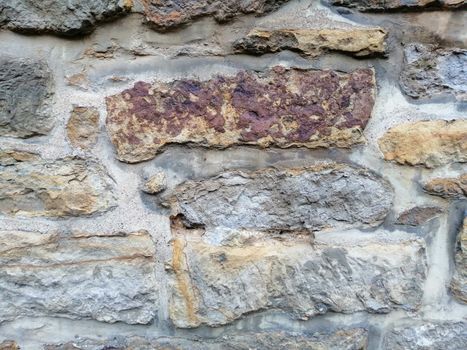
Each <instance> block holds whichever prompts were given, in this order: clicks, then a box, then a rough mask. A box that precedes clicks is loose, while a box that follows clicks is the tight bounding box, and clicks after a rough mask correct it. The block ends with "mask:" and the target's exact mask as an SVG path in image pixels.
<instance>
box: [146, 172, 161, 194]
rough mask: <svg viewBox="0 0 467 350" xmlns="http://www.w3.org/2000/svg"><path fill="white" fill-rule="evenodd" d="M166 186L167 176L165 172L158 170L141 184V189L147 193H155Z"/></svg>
mask: <svg viewBox="0 0 467 350" xmlns="http://www.w3.org/2000/svg"><path fill="white" fill-rule="evenodd" d="M166 188H167V178H166V176H165V173H163V172H158V173H156V174H154V175H152V176H151V177H150V178H149V179H148V180H147V181H146V182H145V183H144V186H143V191H144V192H146V193H149V194H156V193H159V192H162V191H164V190H165V189H166Z"/></svg>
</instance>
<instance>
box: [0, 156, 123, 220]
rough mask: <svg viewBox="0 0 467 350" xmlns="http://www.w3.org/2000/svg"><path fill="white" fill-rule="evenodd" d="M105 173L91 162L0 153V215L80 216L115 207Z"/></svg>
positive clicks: (108, 178)
mask: <svg viewBox="0 0 467 350" xmlns="http://www.w3.org/2000/svg"><path fill="white" fill-rule="evenodd" d="M113 191H114V186H113V183H112V180H111V179H110V177H109V176H108V175H107V174H106V172H105V169H104V168H103V167H102V166H101V165H99V164H98V163H96V162H94V161H91V160H84V159H80V158H73V157H67V158H63V159H58V160H45V159H41V158H40V157H39V156H38V155H35V154H32V153H28V152H19V151H6V152H0V213H2V214H6V215H15V216H50V217H65V216H80V215H91V214H96V213H102V212H105V211H106V210H108V209H110V208H112V207H114V206H115V205H116V200H115V196H114V193H113Z"/></svg>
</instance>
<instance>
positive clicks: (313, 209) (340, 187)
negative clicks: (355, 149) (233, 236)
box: [164, 163, 393, 233]
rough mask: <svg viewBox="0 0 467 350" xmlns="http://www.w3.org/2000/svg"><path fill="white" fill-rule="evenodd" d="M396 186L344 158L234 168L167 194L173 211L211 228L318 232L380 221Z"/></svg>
mask: <svg viewBox="0 0 467 350" xmlns="http://www.w3.org/2000/svg"><path fill="white" fill-rule="evenodd" d="M392 199H393V190H392V187H391V186H390V184H389V183H388V182H387V181H386V180H384V179H383V178H381V177H380V176H378V175H376V174H374V173H372V172H370V171H368V170H367V169H364V168H354V167H351V166H348V165H344V164H335V163H329V164H320V165H317V166H311V167H305V168H292V169H271V168H269V169H262V170H258V171H255V172H242V171H232V172H226V173H223V174H221V175H219V176H217V177H213V178H210V179H205V180H201V181H187V182H185V183H182V184H181V185H179V186H177V187H176V188H175V189H174V190H173V191H171V192H169V193H167V194H165V195H164V201H165V204H166V205H169V206H170V207H171V211H172V216H173V217H180V218H181V219H182V221H183V224H184V225H185V226H187V227H200V226H202V227H205V228H206V230H207V231H209V232H215V231H219V232H220V231H223V230H237V231H238V230H247V231H261V232H271V233H280V232H308V233H310V232H315V231H320V230H326V229H328V230H330V229H334V230H335V229H343V228H349V227H368V226H376V225H378V224H380V223H381V222H382V221H383V220H384V218H385V217H386V215H387V214H388V213H389V211H390V209H391V205H392Z"/></svg>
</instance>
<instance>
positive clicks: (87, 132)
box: [66, 106, 99, 150]
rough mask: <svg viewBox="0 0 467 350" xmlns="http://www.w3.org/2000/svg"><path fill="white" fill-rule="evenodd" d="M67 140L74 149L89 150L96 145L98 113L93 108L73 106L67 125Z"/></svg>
mask: <svg viewBox="0 0 467 350" xmlns="http://www.w3.org/2000/svg"><path fill="white" fill-rule="evenodd" d="M66 128H67V135H68V140H70V143H71V144H72V145H73V146H74V147H78V148H81V149H84V150H86V149H90V148H91V147H92V146H94V145H95V144H96V143H97V137H98V134H99V112H98V110H97V109H96V108H93V107H81V106H74V107H73V110H72V112H71V116H70V119H69V120H68V123H67V126H66Z"/></svg>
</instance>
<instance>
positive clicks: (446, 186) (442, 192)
mask: <svg viewBox="0 0 467 350" xmlns="http://www.w3.org/2000/svg"><path fill="white" fill-rule="evenodd" d="M423 189H424V190H425V191H426V192H428V193H429V194H432V195H434V196H440V197H443V198H446V199H465V198H466V197H467V174H463V175H461V176H459V177H457V178H436V179H432V180H430V181H428V182H427V183H426V184H424V185H423Z"/></svg>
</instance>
